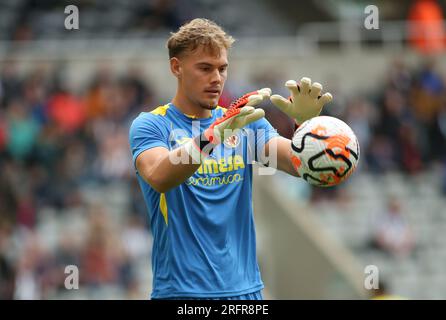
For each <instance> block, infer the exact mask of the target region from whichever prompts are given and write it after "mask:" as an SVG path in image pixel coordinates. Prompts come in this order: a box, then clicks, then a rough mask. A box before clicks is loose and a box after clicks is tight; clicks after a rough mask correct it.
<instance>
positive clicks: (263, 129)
mask: <svg viewBox="0 0 446 320" xmlns="http://www.w3.org/2000/svg"><path fill="white" fill-rule="evenodd" d="M251 125H252V129H253V130H254V132H255V148H254V150H255V155H254V159H255V161H259V156H260V155H261V154H263V152H264V151H263V148H264V147H265V144H266V143H267V142H268V141H269V140H271V139H272V138H274V137H278V136H279V134H278V133H277V130H276V129H274V128H273V126H272V125H271V124H270V123H269V121H268V120H266V119H265V118H262V119H259V120H257V121H255V122H253V123H252V124H251Z"/></svg>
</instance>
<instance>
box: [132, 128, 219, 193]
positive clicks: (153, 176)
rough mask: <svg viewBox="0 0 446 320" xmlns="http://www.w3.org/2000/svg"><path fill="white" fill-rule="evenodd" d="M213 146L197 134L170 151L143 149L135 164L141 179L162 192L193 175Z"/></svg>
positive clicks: (164, 149)
mask: <svg viewBox="0 0 446 320" xmlns="http://www.w3.org/2000/svg"><path fill="white" fill-rule="evenodd" d="M214 147H215V145H213V144H211V143H210V142H209V141H206V140H205V139H204V138H203V137H201V136H199V137H195V138H193V139H191V140H190V141H188V142H187V143H186V144H184V145H183V146H181V147H178V148H176V149H174V150H171V151H169V150H167V149H166V148H163V147H157V148H153V149H150V150H148V151H145V152H143V153H142V154H141V155H140V156H139V157H138V158H137V163H136V165H137V168H138V171H139V174H140V175H141V176H142V177H143V179H144V180H145V181H146V182H147V183H148V184H150V185H151V186H152V188H154V189H155V190H156V191H157V192H160V193H163V192H166V191H168V190H170V189H172V188H175V187H177V186H179V185H180V184H182V183H183V182H184V181H186V180H187V178H189V177H190V176H191V175H193V174H194V172H195V171H196V170H197V169H198V168H199V167H200V164H201V162H202V160H203V158H204V157H206V156H207V155H208V154H209V153H211V152H212V150H213V148H214Z"/></svg>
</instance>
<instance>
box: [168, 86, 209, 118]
mask: <svg viewBox="0 0 446 320" xmlns="http://www.w3.org/2000/svg"><path fill="white" fill-rule="evenodd" d="M172 103H173V104H174V105H175V106H176V107H177V108H178V109H179V110H180V111H181V112H182V113H184V114H186V115H188V116H194V117H197V118H209V117H210V116H211V115H212V112H211V110H208V109H205V108H202V107H201V106H199V105H198V104H196V103H194V102H192V101H191V100H190V99H188V98H187V97H186V96H185V95H184V94H182V93H181V92H180V91H177V93H176V94H175V97H174V98H173V99H172Z"/></svg>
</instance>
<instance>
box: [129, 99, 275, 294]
mask: <svg viewBox="0 0 446 320" xmlns="http://www.w3.org/2000/svg"><path fill="white" fill-rule="evenodd" d="M224 112H225V109H224V108H221V107H217V108H216V109H215V110H212V116H211V117H209V118H203V119H194V118H192V117H189V116H187V115H185V114H183V113H182V112H181V111H180V110H179V109H178V108H177V107H175V106H174V105H173V104H167V105H164V106H160V107H158V108H157V109H155V110H153V111H152V112H142V113H141V114H140V115H139V116H138V117H137V118H136V119H135V120H134V121H133V123H132V125H131V128H130V135H129V141H130V147H131V151H132V154H133V162H134V164H135V161H136V158H137V157H138V155H139V154H141V152H143V151H145V150H147V149H150V148H154V147H164V148H167V149H169V150H173V149H175V148H178V147H179V146H181V145H182V144H184V143H185V142H187V141H188V140H189V139H190V138H191V137H195V136H197V135H198V134H200V133H201V132H202V131H203V130H204V129H206V128H208V127H209V126H210V125H211V124H212V122H214V121H215V120H216V119H217V118H219V117H221V116H222V115H223V114H224ZM274 136H277V132H276V130H275V129H274V128H273V127H272V126H271V124H270V123H269V122H268V121H267V120H266V119H264V118H262V119H260V120H258V121H256V122H253V123H251V124H249V125H248V126H246V127H245V128H243V129H242V130H241V131H239V132H238V133H237V134H236V135H234V136H232V137H230V138H229V139H227V141H225V142H224V143H222V144H220V145H219V146H217V147H215V148H214V151H213V152H212V154H211V155H210V157H208V158H207V159H206V160H204V161H203V164H202V165H201V166H200V167H199V169H198V170H197V171H196V172H195V173H194V174H193V175H192V176H191V177H190V178H188V179H187V180H186V181H185V182H183V183H182V184H181V185H179V186H178V187H175V188H173V189H171V190H169V191H167V192H166V193H158V192H157V191H155V190H154V189H153V188H152V187H151V186H150V185H149V184H148V183H147V182H145V181H144V180H143V179H142V178H141V176H140V175H139V174H138V172H136V175H137V178H138V181H139V184H140V187H141V190H142V192H143V195H144V199H145V202H146V204H147V207H148V211H149V215H150V221H151V230H152V234H153V239H154V241H153V250H152V269H153V292H152V298H174V297H209V298H212V297H214V298H216V297H228V296H237V295H242V294H246V293H251V292H255V291H258V290H260V289H262V288H263V283H262V280H261V278H260V272H259V267H258V264H257V258H256V235H255V226H254V218H253V209H252V161H253V160H256V158H257V156H258V155H259V152H263V146H264V144H265V143H266V142H267V141H268V140H269V139H271V138H272V137H274Z"/></svg>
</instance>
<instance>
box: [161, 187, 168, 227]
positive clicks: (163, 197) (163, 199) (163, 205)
mask: <svg viewBox="0 0 446 320" xmlns="http://www.w3.org/2000/svg"><path fill="white" fill-rule="evenodd" d="M160 210H161V214H162V215H163V217H164V221H165V222H166V225H168V216H167V201H166V195H165V194H164V193H161V195H160Z"/></svg>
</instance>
